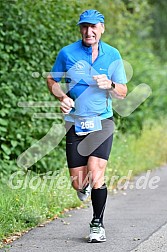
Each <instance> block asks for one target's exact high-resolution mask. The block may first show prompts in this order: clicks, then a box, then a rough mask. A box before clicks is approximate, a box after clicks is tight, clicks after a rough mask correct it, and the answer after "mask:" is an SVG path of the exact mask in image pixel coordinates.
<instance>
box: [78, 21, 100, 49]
mask: <svg viewBox="0 0 167 252" xmlns="http://www.w3.org/2000/svg"><path fill="white" fill-rule="evenodd" d="M80 32H81V34H82V40H83V42H84V44H85V45H87V46H94V45H96V44H98V42H99V40H100V38H101V35H102V34H103V32H104V24H102V23H97V24H89V23H83V24H81V25H80Z"/></svg>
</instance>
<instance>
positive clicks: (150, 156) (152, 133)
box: [106, 120, 167, 185]
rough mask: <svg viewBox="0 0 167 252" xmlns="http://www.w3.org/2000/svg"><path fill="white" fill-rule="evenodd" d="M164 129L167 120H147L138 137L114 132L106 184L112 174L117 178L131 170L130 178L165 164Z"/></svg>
mask: <svg viewBox="0 0 167 252" xmlns="http://www.w3.org/2000/svg"><path fill="white" fill-rule="evenodd" d="M166 129H167V120H163V121H159V122H157V121H155V122H154V121H150V120H149V121H146V122H145V123H144V124H143V130H142V131H141V134H140V135H139V136H138V137H137V136H135V135H126V134H124V135H122V134H117V133H116V134H115V139H114V141H113V148H112V152H111V155H110V159H109V162H108V166H107V171H106V177H107V181H108V185H109V183H110V180H111V177H112V176H116V177H117V180H119V178H121V177H123V176H127V175H128V172H129V171H132V176H131V178H132V177H133V176H135V175H138V174H140V173H142V172H144V171H147V170H152V169H154V168H156V167H157V166H160V165H163V164H166V163H167V144H166V143H167V130H166ZM117 180H116V181H115V182H117Z"/></svg>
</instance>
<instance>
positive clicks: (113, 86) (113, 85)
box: [109, 81, 115, 90]
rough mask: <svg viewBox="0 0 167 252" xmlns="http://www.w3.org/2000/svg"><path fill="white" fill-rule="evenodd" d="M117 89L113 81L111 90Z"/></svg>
mask: <svg viewBox="0 0 167 252" xmlns="http://www.w3.org/2000/svg"><path fill="white" fill-rule="evenodd" d="M114 88H115V84H114V82H113V81H111V87H110V89H109V90H113V89H114Z"/></svg>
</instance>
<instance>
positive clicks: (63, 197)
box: [0, 168, 81, 247]
mask: <svg viewBox="0 0 167 252" xmlns="http://www.w3.org/2000/svg"><path fill="white" fill-rule="evenodd" d="M24 174H26V173H25V172H23V171H18V172H17V173H15V174H13V177H10V178H9V179H8V181H6V183H5V182H4V183H1V184H0V191H1V197H0V247H1V246H2V245H3V244H4V243H5V242H6V241H7V240H8V239H6V238H7V237H10V236H12V235H15V234H16V235H17V234H18V233H19V232H24V231H26V230H29V229H30V228H32V227H35V226H37V225H38V224H40V223H43V222H45V221H46V220H48V219H52V218H53V219H54V218H55V217H57V216H59V217H61V215H64V210H66V209H69V208H75V207H78V206H81V202H80V201H79V199H78V198H77V197H76V192H75V191H74V190H73V189H72V187H71V183H70V178H69V175H68V170H67V168H64V169H63V170H61V172H59V174H58V175H57V174H54V173H52V174H49V175H47V174H45V176H41V175H40V176H39V175H37V174H35V173H33V172H31V171H29V172H28V173H27V175H24ZM9 241H10V239H9Z"/></svg>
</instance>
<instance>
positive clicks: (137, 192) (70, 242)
mask: <svg viewBox="0 0 167 252" xmlns="http://www.w3.org/2000/svg"><path fill="white" fill-rule="evenodd" d="M127 187H128V188H127V189H126V190H118V191H115V193H113V192H112V193H111V192H110V193H109V196H108V200H107V207H106V211H105V221H104V224H105V229H106V236H107V241H106V242H104V243H96V244H90V243H87V236H88V234H89V222H90V220H91V217H92V208H91V207H90V203H89V202H88V203H87V204H86V205H85V206H86V207H85V208H81V209H76V210H72V211H69V212H67V216H66V217H64V218H59V219H55V220H53V221H51V222H50V223H48V224H46V225H44V227H37V228H34V229H32V230H31V231H29V232H28V233H27V234H24V235H23V236H22V237H21V238H19V239H18V240H16V241H14V242H13V243H12V244H10V246H9V247H8V248H6V249H1V250H0V251H11V252H61V251H62V252H79V251H82V252H88V251H90V252H91V251H94V252H96V251H98V252H101V251H102V252H110V251H112V252H128V251H129V252H135V251H137V252H152V251H155V252H166V251H167V166H163V167H161V168H158V169H154V170H153V171H152V172H151V173H149V172H147V173H144V174H141V175H140V176H138V177H135V179H134V180H133V182H130V183H129V184H128V186H127ZM151 188H152V189H151Z"/></svg>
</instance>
